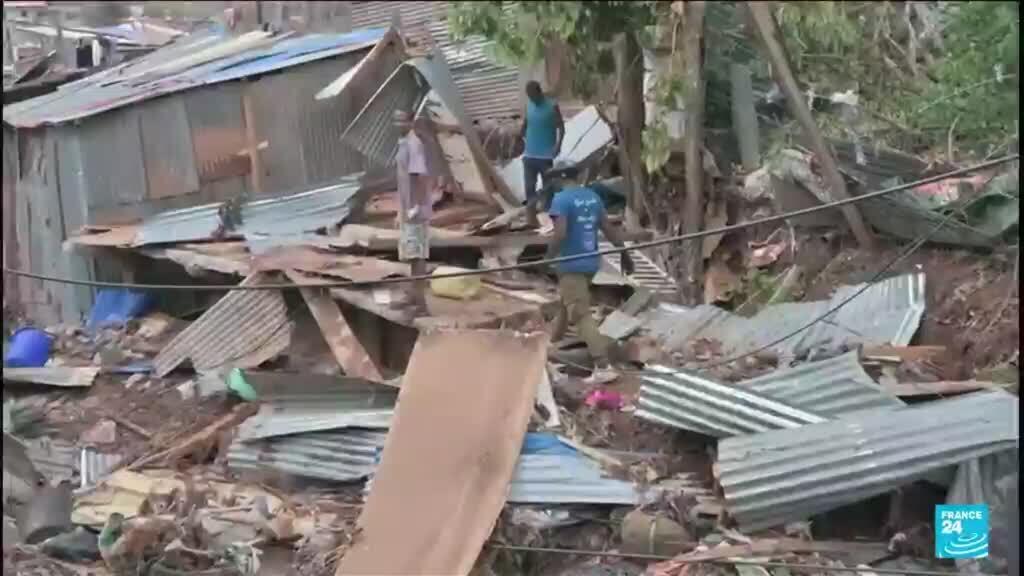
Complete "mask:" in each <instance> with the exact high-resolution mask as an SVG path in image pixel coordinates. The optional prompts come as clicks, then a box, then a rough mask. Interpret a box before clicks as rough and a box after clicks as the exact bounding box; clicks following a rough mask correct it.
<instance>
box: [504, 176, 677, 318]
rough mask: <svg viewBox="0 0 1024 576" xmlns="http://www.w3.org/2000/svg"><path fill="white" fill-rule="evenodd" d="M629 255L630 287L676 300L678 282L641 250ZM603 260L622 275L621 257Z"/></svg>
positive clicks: (602, 246)
mask: <svg viewBox="0 0 1024 576" xmlns="http://www.w3.org/2000/svg"><path fill="white" fill-rule="evenodd" d="M520 180H521V179H520ZM632 245H633V243H632V242H626V246H632ZM598 247H599V249H600V250H610V249H612V248H614V247H615V246H614V245H612V243H611V242H608V241H607V240H602V241H601V242H599V244H598ZM629 255H630V256H631V257H632V258H633V274H632V275H630V276H627V277H626V278H627V280H628V282H629V284H630V285H632V286H640V287H642V288H646V289H648V290H650V291H651V292H652V293H654V294H659V295H661V296H664V297H666V298H673V299H674V298H676V297H677V296H678V295H679V287H678V286H677V285H676V281H675V280H674V279H673V278H672V277H671V276H669V275H668V274H667V273H666V272H665V271H664V270H662V269H661V268H660V267H659V266H658V265H657V264H655V263H654V261H653V260H651V259H650V258H648V257H647V256H646V255H645V254H644V253H643V252H641V251H640V250H632V251H630V253H629ZM603 258H604V261H605V263H606V264H607V265H608V266H610V267H611V268H612V269H614V270H615V271H616V272H618V273H619V274H622V266H621V259H620V257H619V256H617V255H613V256H604V257H603Z"/></svg>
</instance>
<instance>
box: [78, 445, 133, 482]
mask: <svg viewBox="0 0 1024 576" xmlns="http://www.w3.org/2000/svg"><path fill="white" fill-rule="evenodd" d="M123 459H124V458H123V457H122V456H121V455H120V454H101V453H100V452H97V451H96V450H94V449H92V448H83V449H82V451H81V453H80V458H79V463H78V470H79V475H80V479H81V483H80V485H81V487H82V488H86V487H88V486H92V485H93V484H95V483H96V482H98V481H100V480H102V479H103V478H104V477H106V476H107V475H108V474H110V473H111V472H113V471H114V470H115V469H116V468H117V467H118V466H119V465H120V464H121V461H122V460H123Z"/></svg>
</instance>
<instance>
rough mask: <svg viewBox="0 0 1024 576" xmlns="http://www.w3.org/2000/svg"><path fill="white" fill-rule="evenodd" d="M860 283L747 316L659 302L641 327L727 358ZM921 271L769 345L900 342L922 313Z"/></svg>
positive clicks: (828, 347) (829, 347) (798, 349)
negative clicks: (715, 347) (710, 344)
mask: <svg viewBox="0 0 1024 576" xmlns="http://www.w3.org/2000/svg"><path fill="white" fill-rule="evenodd" d="M863 286H864V285H863V284H861V285H857V286H843V287H840V288H839V290H837V291H836V293H835V295H833V296H832V298H831V299H829V300H827V301H826V300H818V301H812V302H785V303H782V304H773V305H771V306H767V307H765V308H764V309H763V310H761V311H760V312H759V313H758V314H757V315H756V316H754V317H753V318H744V317H742V316H737V315H735V314H731V313H729V312H727V311H725V310H723V309H721V308H718V307H716V306H709V305H701V306H697V307H695V308H687V307H684V306H665V305H662V306H661V307H659V308H656V309H654V310H652V311H650V312H648V313H647V315H646V318H645V320H644V326H645V328H647V329H648V330H649V331H650V332H651V334H652V335H653V336H655V337H656V338H657V339H658V340H659V341H661V342H662V345H663V346H664V347H665V348H666V349H668V350H679V349H681V348H682V347H683V346H684V345H685V344H686V343H687V342H689V341H691V340H693V339H697V338H707V339H712V340H717V341H718V342H720V343H721V344H722V354H723V355H726V356H733V355H738V354H743V353H746V352H750V351H752V350H755V349H757V348H760V347H762V346H767V345H768V344H770V343H771V342H773V341H775V340H776V339H778V338H779V337H781V336H784V335H786V334H789V333H791V332H794V331H796V330H798V329H800V328H803V327H805V326H807V325H808V324H810V323H811V322H812V321H814V320H817V319H818V318H820V317H821V316H823V315H824V314H825V313H826V312H828V311H829V310H831V309H833V308H835V307H837V306H839V304H840V303H841V302H842V301H843V300H845V299H846V298H848V297H849V296H851V295H852V294H853V293H854V292H856V291H857V290H859V289H861V288H862V287H863ZM924 307H925V293H924V274H913V275H904V276H898V277H895V278H890V279H888V280H884V281H881V282H877V283H875V284H874V285H873V286H872V287H871V288H869V289H868V290H866V291H865V292H864V293H863V294H861V295H859V296H857V297H856V298H854V299H853V300H852V301H851V302H850V303H848V304H846V305H844V306H843V307H842V308H840V309H839V310H837V311H836V312H834V313H832V314H831V315H829V317H828V318H827V319H825V320H822V321H819V322H816V323H815V324H814V325H813V326H812V327H811V328H808V329H807V330H805V331H804V332H801V333H799V334H797V335H796V336H794V337H792V338H789V339H787V340H785V341H783V342H780V343H778V344H775V345H774V346H773V347H772V349H773V350H774V351H775V352H776V353H777V354H778V355H779V356H780V357H781V358H791V357H794V356H797V355H800V354H802V353H803V352H805V351H818V350H825V351H837V350H840V349H842V348H843V347H845V346H847V345H851V344H866V345H886V344H891V345H894V346H906V345H907V344H909V343H910V341H911V339H912V338H913V336H914V333H915V332H917V328H918V326H919V325H920V322H921V317H922V316H923V314H924Z"/></svg>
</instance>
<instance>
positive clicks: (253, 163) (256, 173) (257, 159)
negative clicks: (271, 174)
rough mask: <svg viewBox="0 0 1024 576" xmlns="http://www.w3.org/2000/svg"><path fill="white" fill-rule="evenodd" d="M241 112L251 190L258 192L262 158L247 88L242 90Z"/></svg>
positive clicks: (261, 181)
mask: <svg viewBox="0 0 1024 576" xmlns="http://www.w3.org/2000/svg"><path fill="white" fill-rule="evenodd" d="M247 88H248V87H247ZM242 114H243V116H244V118H245V151H246V153H247V154H248V156H249V165H250V170H249V177H250V179H251V180H250V182H251V184H252V191H253V192H255V193H256V194H260V193H262V192H263V159H262V157H261V155H260V147H259V142H257V141H256V116H255V113H254V110H253V104H252V98H251V96H250V91H249V90H247V89H243V90H242Z"/></svg>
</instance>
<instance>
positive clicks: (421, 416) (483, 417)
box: [337, 330, 547, 576]
mask: <svg viewBox="0 0 1024 576" xmlns="http://www.w3.org/2000/svg"><path fill="white" fill-rule="evenodd" d="M546 345H547V337H546V336H545V335H544V334H541V333H537V334H531V335H523V334H517V333H513V332H501V331H482V330H459V331H448V330H445V331H437V332H427V333H424V334H421V335H420V338H419V340H418V341H417V343H416V348H415V350H414V351H413V354H412V358H411V359H410V360H409V368H408V370H407V372H406V376H405V379H404V380H403V382H402V389H401V392H400V393H399V400H398V408H397V410H396V413H395V419H394V422H393V424H392V427H391V432H390V434H389V435H388V439H387V444H386V445H385V447H384V453H383V457H382V460H381V463H380V466H379V467H378V468H377V472H376V475H375V476H374V479H373V489H372V491H371V492H370V496H369V498H368V500H367V502H366V507H365V508H364V509H363V512H362V516H361V517H360V519H359V530H360V531H361V532H360V533H359V534H358V535H357V536H356V537H355V539H354V542H353V543H352V547H351V548H350V549H349V550H348V552H347V553H346V554H345V557H344V558H342V559H341V561H340V563H339V565H338V571H337V574H338V575H348V576H356V575H358V576H369V575H376V574H380V575H384V574H389V575H402V576H412V575H416V574H422V575H437V574H445V575H451V576H457V575H459V574H463V575H465V574H468V573H469V571H470V570H471V569H472V567H473V563H474V561H475V560H476V558H477V556H478V555H479V553H480V550H481V548H482V547H483V544H484V541H485V540H486V539H487V536H488V535H489V534H490V533H491V530H492V529H493V527H494V523H495V521H496V519H497V517H498V514H499V513H500V512H501V508H502V506H504V504H505V497H506V494H507V491H508V484H509V482H510V481H511V479H512V473H513V471H514V469H515V465H516V461H517V459H518V457H519V450H520V448H521V446H522V442H523V437H524V434H525V433H526V426H527V423H528V422H529V419H530V413H531V411H532V409H533V400H534V395H535V393H536V390H537V382H538V381H539V380H540V379H541V378H542V377H543V373H544V366H545V356H546Z"/></svg>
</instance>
